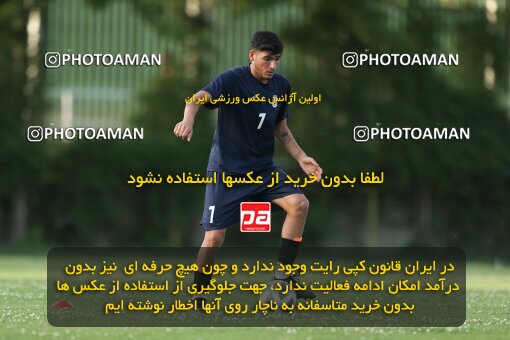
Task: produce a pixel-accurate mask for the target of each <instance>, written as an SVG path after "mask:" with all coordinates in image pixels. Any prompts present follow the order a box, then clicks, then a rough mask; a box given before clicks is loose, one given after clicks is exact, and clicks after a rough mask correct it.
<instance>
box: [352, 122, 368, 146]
mask: <svg viewBox="0 0 510 340" xmlns="http://www.w3.org/2000/svg"><path fill="white" fill-rule="evenodd" d="M369 137H370V131H369V129H368V126H356V127H355V128H354V140H355V141H356V142H366V141H367V140H368V138H369Z"/></svg>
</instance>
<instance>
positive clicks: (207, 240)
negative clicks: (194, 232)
mask: <svg viewBox="0 0 510 340" xmlns="http://www.w3.org/2000/svg"><path fill="white" fill-rule="evenodd" d="M223 240H225V231H224V230H209V231H206V232H205V236H204V242H202V247H221V245H222V244H223Z"/></svg>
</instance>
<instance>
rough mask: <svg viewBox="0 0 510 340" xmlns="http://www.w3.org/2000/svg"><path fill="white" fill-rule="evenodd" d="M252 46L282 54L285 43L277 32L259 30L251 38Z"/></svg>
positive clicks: (256, 48) (259, 49)
mask: <svg viewBox="0 0 510 340" xmlns="http://www.w3.org/2000/svg"><path fill="white" fill-rule="evenodd" d="M251 48H253V49H255V50H258V51H269V52H271V53H273V54H282V52H283V43H282V41H281V40H280V38H278V36H277V35H276V33H273V32H269V31H258V32H255V34H254V35H253V37H252V38H251Z"/></svg>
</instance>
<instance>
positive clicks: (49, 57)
mask: <svg viewBox="0 0 510 340" xmlns="http://www.w3.org/2000/svg"><path fill="white" fill-rule="evenodd" d="M44 65H45V66H46V67H47V68H57V67H60V53H58V52H48V53H46V54H45V55H44Z"/></svg>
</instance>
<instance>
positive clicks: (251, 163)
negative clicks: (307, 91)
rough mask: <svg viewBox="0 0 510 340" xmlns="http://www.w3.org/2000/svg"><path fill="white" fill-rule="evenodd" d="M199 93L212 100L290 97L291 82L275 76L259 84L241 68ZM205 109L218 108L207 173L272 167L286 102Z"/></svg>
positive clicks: (220, 106)
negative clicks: (276, 137)
mask: <svg viewBox="0 0 510 340" xmlns="http://www.w3.org/2000/svg"><path fill="white" fill-rule="evenodd" d="M202 90H204V91H207V92H208V93H209V94H210V95H211V96H212V98H213V99H218V98H220V96H222V95H223V97H224V98H225V99H228V98H235V97H239V98H241V99H243V98H244V99H248V98H253V97H254V96H255V95H257V94H258V95H259V98H266V99H272V98H273V96H278V97H282V96H284V95H285V94H287V96H289V95H290V83H289V81H288V80H287V78H285V77H283V76H281V75H279V74H276V73H275V74H274V75H273V77H272V78H271V80H269V82H268V83H267V84H262V83H261V82H260V81H258V80H257V79H256V78H255V77H254V76H253V75H252V74H251V70H250V67H249V66H241V67H236V68H233V69H230V70H227V71H225V72H223V73H221V74H220V75H219V76H217V77H216V78H214V79H213V81H212V82H211V83H210V84H209V85H207V86H205V87H204V88H203V89H202ZM204 106H205V107H206V108H208V109H210V110H212V109H215V108H218V124H217V126H216V131H215V132H214V137H213V142H212V148H211V154H210V156H209V164H208V165H207V170H209V171H223V172H227V173H231V174H245V173H247V172H250V171H258V170H262V169H266V168H269V167H272V166H273V165H274V164H273V153H274V130H275V126H276V124H277V123H278V122H280V121H281V120H283V119H284V118H287V117H288V116H289V109H288V105H287V103H286V102H278V103H276V104H270V103H268V102H267V101H266V102H250V103H248V104H243V103H239V104H226V103H225V102H218V103H216V104H214V105H213V104H212V103H207V104H205V105H204Z"/></svg>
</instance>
